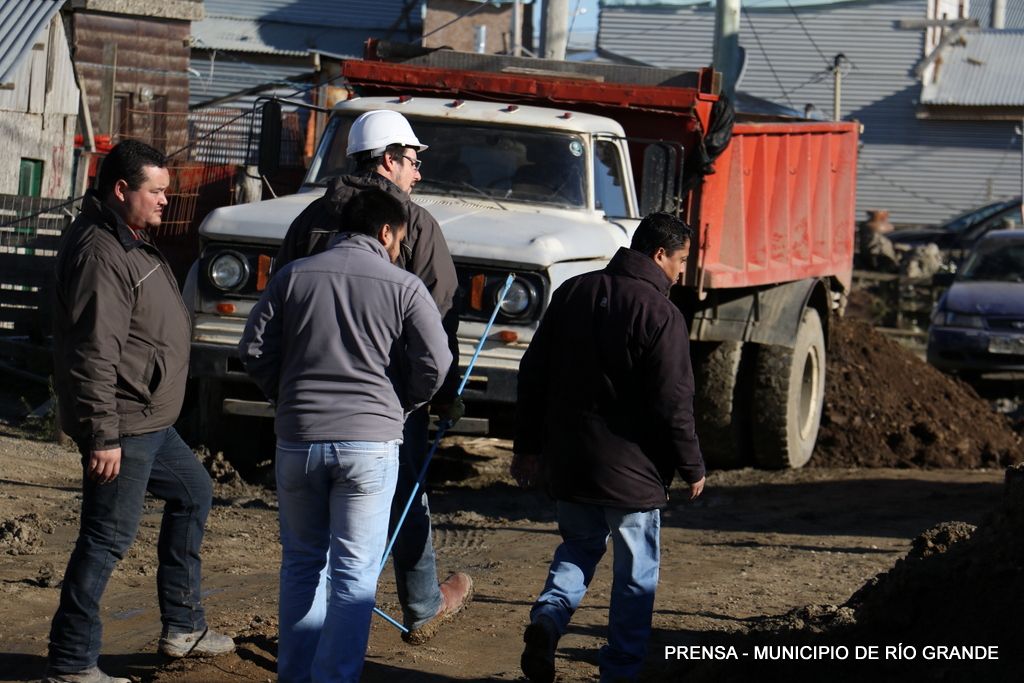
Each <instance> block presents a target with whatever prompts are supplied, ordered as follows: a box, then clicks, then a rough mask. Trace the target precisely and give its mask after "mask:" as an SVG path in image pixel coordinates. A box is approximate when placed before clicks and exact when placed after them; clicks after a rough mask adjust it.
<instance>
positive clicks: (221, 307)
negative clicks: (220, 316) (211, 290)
mask: <svg viewBox="0 0 1024 683" xmlns="http://www.w3.org/2000/svg"><path fill="white" fill-rule="evenodd" d="M217 312H218V313H224V314H225V315H230V314H232V313H234V312H235V305H234V304H229V303H219V304H217Z"/></svg>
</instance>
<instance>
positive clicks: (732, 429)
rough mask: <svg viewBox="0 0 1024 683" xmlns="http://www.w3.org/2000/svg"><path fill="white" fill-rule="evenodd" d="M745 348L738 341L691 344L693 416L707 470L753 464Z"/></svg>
mask: <svg viewBox="0 0 1024 683" xmlns="http://www.w3.org/2000/svg"><path fill="white" fill-rule="evenodd" d="M744 348H745V347H744V344H743V342H737V341H723V342H691V343H690V358H691V360H692V363H693V379H694V384H695V386H696V391H695V393H694V397H693V417H694V421H695V422H696V428H697V436H698V437H699V438H700V450H701V453H702V454H703V455H704V462H705V463H706V464H707V466H708V467H713V468H716V469H725V468H734V467H744V466H746V465H749V464H751V461H752V455H751V452H750V451H751V443H750V399H749V395H748V394H746V391H745V389H746V387H748V386H749V381H748V380H747V379H746V377H747V376H748V375H749V372H747V371H746V366H747V365H748V364H747V363H743V362H742V360H743V354H744ZM748 355H749V354H748ZM737 387H740V391H737Z"/></svg>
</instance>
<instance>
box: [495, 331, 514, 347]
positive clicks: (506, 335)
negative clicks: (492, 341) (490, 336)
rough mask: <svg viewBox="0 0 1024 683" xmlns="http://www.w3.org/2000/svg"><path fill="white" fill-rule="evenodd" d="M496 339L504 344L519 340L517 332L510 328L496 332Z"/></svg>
mask: <svg viewBox="0 0 1024 683" xmlns="http://www.w3.org/2000/svg"><path fill="white" fill-rule="evenodd" d="M498 339H500V340H501V341H503V342H505V343H506V344H512V343H514V342H517V341H519V333H518V332H513V331H512V330H502V331H501V332H499V333H498Z"/></svg>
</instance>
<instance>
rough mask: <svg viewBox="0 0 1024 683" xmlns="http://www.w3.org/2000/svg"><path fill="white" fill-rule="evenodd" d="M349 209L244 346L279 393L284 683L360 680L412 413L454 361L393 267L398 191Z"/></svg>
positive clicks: (436, 324)
mask: <svg viewBox="0 0 1024 683" xmlns="http://www.w3.org/2000/svg"><path fill="white" fill-rule="evenodd" d="M343 218H344V225H345V227H346V230H347V231H348V232H344V233H341V234H339V235H338V236H337V238H335V240H334V242H332V243H331V245H330V247H328V249H327V250H326V251H324V252H322V253H319V254H316V255H314V256H310V257H309V258H304V259H299V260H298V261H293V262H292V263H289V264H288V265H287V266H285V267H284V268H283V269H282V270H281V271H279V272H278V274H277V275H275V276H274V278H273V279H272V280H271V282H270V284H269V286H268V287H267V289H266V291H265V292H264V293H263V297H262V298H261V299H260V301H259V303H257V304H256V306H255V307H254V308H253V310H252V312H251V313H250V315H249V320H248V322H247V323H246V326H245V332H244V333H243V335H242V340H241V341H240V342H239V346H238V349H239V354H240V356H241V358H242V362H243V364H244V365H245V368H246V370H247V371H248V372H249V374H250V376H252V378H253V379H254V380H255V381H256V383H257V384H259V385H260V387H261V388H262V389H263V391H264V393H265V394H266V395H267V397H268V398H270V399H271V400H272V401H273V402H274V403H275V404H276V416H275V421H274V430H275V432H276V433H277V437H278V441H277V458H276V471H277V491H278V504H279V507H280V524H281V546H282V549H283V556H282V561H281V592H280V602H279V611H280V619H279V623H280V626H279V648H278V680H279V681H281V682H282V683H295V682H301V683H305V682H306V681H311V680H315V681H321V680H330V681H351V682H352V683H356V682H357V681H358V680H359V675H360V672H361V671H362V667H363V657H364V654H365V652H366V644H367V641H368V639H369V635H370V617H371V614H372V610H373V607H374V601H375V594H376V587H377V576H378V573H379V565H380V561H381V557H382V556H383V554H384V550H385V545H386V541H387V532H388V521H389V518H390V510H391V500H392V498H393V496H394V491H395V483H396V481H397V477H398V446H399V444H400V443H401V439H402V430H403V425H404V423H405V420H406V417H407V416H408V415H409V413H411V412H412V411H414V410H416V409H418V408H419V407H420V406H422V405H424V404H425V403H426V402H427V401H429V400H430V398H431V397H432V396H433V395H434V393H435V392H436V391H437V390H438V388H439V387H440V386H441V383H442V381H443V380H444V378H445V375H446V374H447V373H448V369H449V367H450V366H451V362H452V355H451V353H450V352H449V351H448V339H447V335H446V334H445V331H444V328H443V327H442V325H441V315H440V313H439V312H438V310H437V306H436V305H435V304H434V301H433V299H431V297H430V293H429V292H428V291H427V288H426V286H425V285H424V284H423V282H422V281H421V280H420V279H419V278H417V277H416V276H415V275H413V274H411V273H408V272H406V271H405V270H403V269H401V268H397V267H395V266H394V265H392V264H393V262H394V260H395V258H396V257H397V256H398V252H399V249H400V248H401V243H402V238H403V236H404V233H405V229H406V228H405V226H406V222H407V215H406V212H405V209H404V206H403V205H402V202H401V201H400V200H398V199H397V198H395V197H393V196H391V195H390V194H388V193H387V192H385V191H383V190H367V191H365V192H362V193H360V194H359V195H357V196H355V197H354V198H353V199H352V200H351V201H350V202H348V203H347V204H346V206H345V208H344V214H343ZM328 555H329V559H328ZM328 576H329V577H330V588H329V590H330V591H331V594H330V599H329V600H328V599H327V590H328V582H327V578H328Z"/></svg>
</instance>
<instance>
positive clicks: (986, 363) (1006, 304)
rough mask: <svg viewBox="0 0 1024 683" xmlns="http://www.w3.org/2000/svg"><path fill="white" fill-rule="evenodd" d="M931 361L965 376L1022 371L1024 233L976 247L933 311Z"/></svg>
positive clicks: (999, 233) (1000, 234) (1004, 233)
mask: <svg viewBox="0 0 1024 683" xmlns="http://www.w3.org/2000/svg"><path fill="white" fill-rule="evenodd" d="M949 279H952V277H951V276H950V278H949ZM935 282H936V283H937V284H946V282H943V281H942V278H941V276H936V279H935ZM947 282H948V280H947ZM928 362H929V363H931V364H932V365H934V366H935V367H937V368H939V369H940V370H942V371H944V372H952V373H956V374H959V375H961V376H964V377H977V376H979V375H981V374H983V373H995V372H1022V371H1024V230H996V231H993V232H989V233H986V234H985V236H984V237H982V238H981V239H979V240H978V242H977V244H975V246H974V249H973V250H972V251H971V253H970V255H969V256H968V257H967V260H966V261H964V265H963V267H962V268H961V269H960V272H959V273H957V275H956V278H955V279H952V282H951V283H949V289H948V290H946V293H945V294H944V295H943V297H942V299H940V300H939V303H938V305H937V306H936V307H935V311H934V312H933V313H932V325H931V328H930V329H929V330H928Z"/></svg>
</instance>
